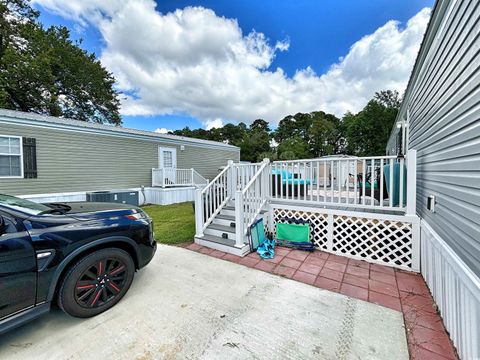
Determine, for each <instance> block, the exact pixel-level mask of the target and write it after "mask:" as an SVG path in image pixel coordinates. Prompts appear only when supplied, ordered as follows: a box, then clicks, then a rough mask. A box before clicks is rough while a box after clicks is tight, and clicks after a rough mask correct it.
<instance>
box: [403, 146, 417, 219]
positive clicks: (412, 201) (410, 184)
mask: <svg viewBox="0 0 480 360" xmlns="http://www.w3.org/2000/svg"><path fill="white" fill-rule="evenodd" d="M400 196H403V194H400ZM416 203H417V150H414V149H410V150H408V151H407V211H406V214H407V215H415V214H416V206H417V204H416Z"/></svg>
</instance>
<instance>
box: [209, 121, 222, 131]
mask: <svg viewBox="0 0 480 360" xmlns="http://www.w3.org/2000/svg"><path fill="white" fill-rule="evenodd" d="M222 126H223V120H222V119H215V120H207V121H205V128H206V129H207V130H211V129H216V128H221V127H222Z"/></svg>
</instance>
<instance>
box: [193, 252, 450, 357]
mask: <svg viewBox="0 0 480 360" xmlns="http://www.w3.org/2000/svg"><path fill="white" fill-rule="evenodd" d="M187 248H188V249H190V250H193V251H197V252H200V253H203V254H206V255H210V256H214V257H216V258H220V259H223V260H227V261H232V262H235V263H238V264H241V265H244V266H248V267H250V268H254V269H258V270H262V271H266V272H269V273H273V274H277V275H280V276H284V277H287V278H290V279H293V280H297V281H300V282H303V283H306V284H309V285H313V286H316V287H319V288H322V289H326V290H330V291H335V292H338V293H341V294H344V295H347V296H350V297H354V298H357V299H360V300H364V301H369V302H371V303H375V304H378V305H381V306H386V307H388V308H391V309H394V310H397V311H401V312H403V317H404V320H405V327H406V331H407V340H408V347H409V351H410V358H411V359H414V360H420V359H421V360H424V359H428V360H436V359H439V360H445V359H457V356H456V354H455V350H454V347H453V345H452V343H451V341H450V338H449V336H448V334H447V332H446V330H445V327H444V326H443V322H442V319H441V317H440V315H439V314H438V312H437V309H436V306H435V304H434V302H433V299H432V297H431V295H430V292H429V291H428V288H427V285H426V284H425V281H424V280H423V278H422V277H421V275H419V274H416V273H411V272H407V271H402V270H397V269H394V268H391V267H388V266H382V265H376V264H370V263H367V262H365V261H359V260H353V259H348V258H346V257H342V256H337V255H333V254H329V253H326V252H322V251H318V250H317V251H314V252H313V253H308V252H304V251H299V250H291V249H288V248H283V247H276V248H275V258H274V259H271V260H262V259H260V257H259V255H258V254H256V253H251V254H249V255H247V256H245V257H243V258H242V257H239V256H235V255H231V254H227V253H224V252H222V251H218V250H212V249H210V248H207V247H204V246H201V245H198V244H191V245H189V246H187Z"/></svg>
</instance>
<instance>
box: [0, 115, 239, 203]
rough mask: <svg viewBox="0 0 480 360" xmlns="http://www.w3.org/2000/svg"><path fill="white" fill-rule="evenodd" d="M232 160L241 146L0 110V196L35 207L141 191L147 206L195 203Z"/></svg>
mask: <svg viewBox="0 0 480 360" xmlns="http://www.w3.org/2000/svg"><path fill="white" fill-rule="evenodd" d="M229 160H232V161H234V162H238V161H239V160H240V149H239V148H238V147H235V146H232V145H228V144H224V143H219V142H214V141H206V140H200V139H192V138H186V137H180V136H174V135H168V134H159V133H155V132H148V131H141V130H133V129H126V128H123V127H118V126H110V125H102V124H92V123H86V122H83V121H77V120H71V119H63V118H56V117H50V116H42V115H37V114H31V113H24V112H18V111H10V110H0V193H7V194H11V195H19V196H22V197H26V198H29V199H33V200H36V201H79V200H85V198H86V193H87V192H89V191H101V190H113V189H140V188H142V187H144V188H146V189H147V191H146V193H147V197H149V199H147V201H148V202H156V203H161V204H164V203H171V202H178V201H187V200H188V201H191V200H193V193H194V191H193V190H194V188H195V186H196V185H197V186H201V185H202V184H205V183H207V182H208V180H211V179H213V178H214V177H215V176H216V175H217V173H218V171H219V168H220V167H222V166H225V165H226V164H227V162H228V161H229Z"/></svg>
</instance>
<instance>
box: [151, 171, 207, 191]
mask: <svg viewBox="0 0 480 360" xmlns="http://www.w3.org/2000/svg"><path fill="white" fill-rule="evenodd" d="M206 184H208V180H207V179H205V178H204V177H203V176H202V175H201V174H200V173H198V171H196V170H195V169H177V168H161V169H152V186H161V187H174V186H202V185H206Z"/></svg>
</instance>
